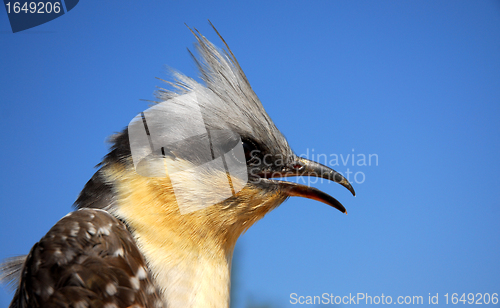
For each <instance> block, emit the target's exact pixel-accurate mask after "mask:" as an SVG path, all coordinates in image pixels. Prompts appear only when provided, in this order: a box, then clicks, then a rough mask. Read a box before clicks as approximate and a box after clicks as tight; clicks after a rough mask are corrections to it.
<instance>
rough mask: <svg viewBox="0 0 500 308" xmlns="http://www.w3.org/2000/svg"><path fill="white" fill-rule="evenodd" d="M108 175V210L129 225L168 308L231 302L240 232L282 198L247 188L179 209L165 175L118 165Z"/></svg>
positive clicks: (226, 305) (277, 203) (109, 170)
mask: <svg viewBox="0 0 500 308" xmlns="http://www.w3.org/2000/svg"><path fill="white" fill-rule="evenodd" d="M224 176H225V175H224ZM106 177H107V179H108V181H109V182H111V183H112V184H113V187H114V190H115V196H116V203H115V206H114V207H113V209H112V210H111V212H112V213H113V214H114V215H115V216H117V217H118V218H120V219H122V220H123V221H125V222H126V223H127V225H128V226H129V228H130V229H131V231H132V233H133V235H134V238H135V240H136V242H137V245H138V246H139V248H140V250H141V252H142V253H143V255H144V256H145V258H146V261H147V263H148V266H149V269H150V271H151V273H152V275H153V278H154V280H155V282H156V284H157V287H158V288H159V290H160V291H161V292H162V296H163V299H164V302H165V304H166V305H167V307H169V308H176V307H193V308H194V307H205V308H206V307H229V294H230V272H231V259H232V254H233V250H234V246H235V244H236V241H237V239H238V237H239V236H240V235H241V234H242V233H243V232H244V231H246V230H247V229H248V228H249V227H250V226H251V225H253V223H255V222H256V221H257V220H259V219H261V218H262V217H263V216H264V215H265V214H266V213H267V212H269V211H270V210H272V209H273V208H275V207H276V206H278V205H279V204H281V203H282V202H283V201H284V200H285V199H286V198H285V197H282V196H280V195H278V194H275V195H271V196H270V195H269V194H265V193H264V192H262V191H260V190H258V189H252V188H245V189H243V190H242V191H240V193H239V195H238V196H237V199H235V200H233V202H229V201H228V202H227V203H226V204H215V205H212V206H209V207H207V208H205V209H203V210H200V211H196V212H192V213H188V214H184V215H182V214H181V213H180V211H179V208H178V206H177V203H176V199H175V195H174V191H173V188H172V185H171V183H170V181H169V179H168V178H147V177H143V176H140V175H138V174H137V173H135V172H133V171H130V170H127V169H126V168H123V167H121V166H119V165H118V166H115V167H111V168H108V170H107V171H106Z"/></svg>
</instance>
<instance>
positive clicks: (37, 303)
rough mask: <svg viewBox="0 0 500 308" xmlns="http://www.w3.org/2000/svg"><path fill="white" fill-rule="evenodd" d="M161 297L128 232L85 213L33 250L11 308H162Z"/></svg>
mask: <svg viewBox="0 0 500 308" xmlns="http://www.w3.org/2000/svg"><path fill="white" fill-rule="evenodd" d="M158 294H159V292H158V290H157V289H156V288H155V286H154V283H153V280H152V277H151V275H150V273H149V270H148V268H147V265H146V262H145V260H144V258H143V257H142V255H141V253H140V252H139V249H138V248H137V246H136V244H135V241H134V239H133V238H132V236H131V234H130V232H129V231H128V230H127V227H126V226H125V225H124V224H123V223H122V222H121V221H119V220H118V219H116V218H115V217H113V216H111V215H110V214H109V213H107V212H106V211H103V210H96V209H82V210H78V211H75V212H73V213H71V214H69V215H67V216H66V217H64V218H63V219H61V220H60V221H59V222H58V223H57V224H56V225H54V227H52V229H50V231H49V232H48V233H47V234H46V235H45V236H44V237H43V238H42V239H41V240H40V241H39V242H38V243H37V244H35V246H33V248H32V249H31V251H30V253H29V255H28V256H27V258H26V261H25V263H24V265H23V268H22V271H21V277H20V281H19V286H18V288H17V291H16V293H15V295H14V299H13V300H12V303H11V306H10V307H12V308H24V307H75V308H83V307H89V308H90V307H95V308H100V307H106V308H113V307H116V308H119V307H120V308H121V307H162V304H161V301H160V297H159V295H158Z"/></svg>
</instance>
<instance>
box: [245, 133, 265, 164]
mask: <svg viewBox="0 0 500 308" xmlns="http://www.w3.org/2000/svg"><path fill="white" fill-rule="evenodd" d="M241 143H242V144H243V150H244V151H245V159H246V161H247V163H248V162H250V161H252V162H254V161H255V160H257V159H258V158H259V157H260V156H261V153H260V152H261V151H260V150H259V148H258V147H257V145H256V144H255V142H254V141H252V140H250V139H245V140H243V141H242V142H241Z"/></svg>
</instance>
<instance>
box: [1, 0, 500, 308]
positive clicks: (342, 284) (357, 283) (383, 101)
mask: <svg viewBox="0 0 500 308" xmlns="http://www.w3.org/2000/svg"><path fill="white" fill-rule="evenodd" d="M0 11H3V12H0V42H1V43H0V45H1V47H2V48H1V49H0V59H1V60H0V72H1V74H0V98H1V99H0V130H1V131H2V132H3V133H2V134H1V135H0V144H1V151H0V160H1V161H2V166H3V167H2V168H3V170H2V172H1V173H0V192H1V193H0V259H3V258H5V257H10V256H14V255H18V254H26V253H28V252H29V249H30V248H31V246H32V245H33V244H34V243H35V242H37V241H38V240H39V239H40V238H41V237H42V236H43V235H44V234H45V233H46V232H47V231H48V230H49V229H50V227H51V226H52V225H53V224H54V223H56V222H57V221H58V220H59V219H60V218H61V217H62V216H64V215H65V214H66V213H68V212H69V211H71V209H72V208H71V205H72V203H73V201H74V200H75V198H76V196H77V195H78V193H79V191H80V190H81V189H82V187H83V185H84V184H85V183H86V181H87V180H88V179H89V178H90V177H91V176H92V174H93V173H94V172H95V169H94V168H93V166H94V165H96V164H97V163H98V162H99V161H100V160H101V158H102V157H103V156H104V155H105V154H106V153H107V146H108V145H107V144H106V142H105V140H106V138H107V136H109V135H111V134H112V133H114V132H117V131H120V130H121V129H122V128H124V127H125V126H126V125H127V124H128V123H129V121H130V120H131V119H132V118H133V117H134V116H135V115H136V114H137V113H138V112H141V111H143V110H145V109H146V108H147V107H148V105H147V103H145V102H143V101H141V99H153V91H154V90H155V87H156V86H162V84H161V82H159V81H158V80H156V79H155V77H160V78H168V75H167V70H166V69H165V65H168V66H170V67H173V68H175V69H178V70H180V71H182V72H183V73H185V74H187V75H189V76H196V67H195V65H194V64H193V62H192V59H191V58H190V56H189V54H188V53H187V51H186V47H189V48H192V43H193V42H194V37H193V36H192V35H191V33H190V32H189V30H188V29H187V28H186V27H185V25H184V23H186V24H188V25H189V26H191V27H196V28H198V29H199V30H200V31H201V32H202V33H203V34H204V35H205V36H207V37H208V38H209V39H210V40H212V41H213V42H214V43H216V44H217V45H219V46H220V45H221V43H220V41H219V40H218V38H217V36H216V35H215V33H214V31H213V30H212V29H211V27H210V26H209V24H208V22H207V19H210V20H211V21H212V22H213V23H214V25H215V26H216V27H217V29H218V30H219V32H220V33H221V34H222V35H223V37H224V39H225V40H226V41H227V42H228V44H229V46H230V47H231V49H232V51H233V52H234V54H235V55H236V57H237V59H238V61H239V62H240V64H241V66H242V67H243V70H244V71H245V73H246V74H247V77H248V79H249V80H250V83H251V84H252V87H253V89H254V90H255V92H256V93H257V95H258V96H259V97H260V99H261V101H262V102H263V104H264V107H265V108H266V110H267V111H268V113H269V114H270V116H271V118H272V119H273V120H274V121H275V123H276V125H277V126H278V128H279V129H280V130H281V131H282V132H283V133H284V134H285V136H287V138H288V140H289V142H290V144H291V146H292V148H293V149H294V150H295V151H296V153H297V154H305V153H309V154H312V152H313V150H314V153H315V154H316V155H317V154H323V155H326V156H327V157H334V155H337V156H338V157H339V158H340V156H341V155H342V157H344V158H346V157H347V155H353V154H354V155H355V158H356V160H355V163H354V165H353V164H352V162H351V161H350V162H348V163H346V164H344V163H343V162H342V160H341V159H339V162H338V165H334V166H332V167H333V168H334V169H336V170H337V171H340V172H342V173H344V174H345V173H346V172H352V174H351V180H354V178H353V176H354V175H355V174H357V178H356V179H357V181H353V185H354V188H355V189H356V192H357V196H356V197H352V196H351V195H350V193H349V192H348V191H347V190H346V189H344V188H343V187H341V186H340V185H337V184H335V183H326V182H323V183H319V182H318V183H315V184H313V186H315V187H317V188H320V189H321V190H323V191H325V192H327V193H329V194H331V195H333V196H334V197H336V198H337V199H339V200H340V201H341V202H342V203H343V204H344V205H345V206H346V208H347V211H348V213H349V215H347V216H346V215H343V214H341V213H340V212H338V211H336V210H334V209H332V208H330V207H328V206H326V205H325V204H322V203H319V202H315V201H312V200H307V199H300V198H292V199H290V200H288V201H287V202H285V203H284V204H282V205H281V207H279V208H278V209H277V210H275V211H274V212H272V213H270V214H269V215H267V216H266V217H265V218H264V219H263V220H261V221H260V222H258V223H257V224H256V225H255V226H253V227H252V228H251V229H250V230H249V231H248V232H247V233H246V234H245V235H243V236H242V237H241V239H240V240H239V242H238V245H237V252H236V254H237V256H238V257H237V260H236V263H237V265H236V266H237V269H238V277H237V279H236V281H235V285H236V286H237V288H238V289H237V290H238V292H237V296H236V298H235V299H234V300H235V303H236V306H237V307H246V305H248V304H249V303H253V304H272V305H274V307H288V306H298V305H293V304H291V303H290V301H291V298H290V294H291V293H296V294H297V296H301V295H302V296H308V295H310V296H314V295H319V296H321V295H322V294H323V293H328V294H333V295H338V296H349V294H350V293H351V294H357V293H366V294H367V295H369V296H373V297H374V296H381V295H382V294H384V296H391V297H392V299H393V301H396V300H397V297H398V296H422V297H423V299H424V302H425V303H427V302H428V297H429V293H430V294H431V295H435V294H436V293H438V294H439V304H440V305H442V306H446V305H445V304H444V303H445V297H444V294H446V293H449V296H450V297H451V294H452V293H458V294H462V293H471V292H472V293H489V294H492V293H500V266H499V261H498V260H499V258H500V223H499V222H500V189H499V187H500V179H499V176H498V175H499V173H500V163H499V160H498V158H499V156H500V142H499V141H500V140H499V137H500V121H499V118H500V39H499V37H500V2H499V1H309V2H306V1H277V2H270V1H246V2H239V3H236V2H229V1H206V2H204V3H202V2H201V1H200V2H196V1H179V0H176V1H161V2H160V1H156V2H146V1H143V2H139V1H104V2H99V3H97V2H96V1H80V3H79V4H78V5H77V6H76V7H75V8H74V9H73V10H72V11H70V12H68V13H67V14H66V15H64V16H62V17H60V18H57V19H55V20H53V21H51V22H49V23H46V24H43V25H41V26H39V27H36V28H33V29H30V30H26V31H23V32H20V33H16V34H12V33H11V30H10V26H9V23H8V19H7V14H6V12H5V11H4V10H3V9H0ZM369 154H374V155H376V156H372V157H377V158H378V162H377V163H375V161H374V160H372V164H371V165H370V166H364V165H362V166H359V165H358V164H357V161H358V158H359V157H361V156H359V155H369ZM350 157H351V158H352V156H350ZM310 158H311V157H310ZM328 161H329V162H330V159H329V160H328ZM362 179H364V180H363V181H362ZM11 297H12V294H10V293H8V292H7V291H4V290H1V291H0V305H1V306H3V307H6V306H7V305H8V303H9V302H10V299H11ZM309 306H311V305H309ZM344 306H347V305H344ZM491 306H493V305H491ZM495 306H498V305H495Z"/></svg>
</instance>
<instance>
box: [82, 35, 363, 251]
mask: <svg viewBox="0 0 500 308" xmlns="http://www.w3.org/2000/svg"><path fill="white" fill-rule="evenodd" d="M190 30H191V31H192V33H193V34H194V36H195V38H196V43H195V47H196V50H197V53H198V57H196V56H194V55H193V54H192V53H191V55H192V56H193V59H194V60H195V62H196V64H197V66H198V68H199V71H200V77H201V79H202V81H203V82H202V83H199V82H197V81H196V80H194V79H192V78H189V77H187V76H185V75H183V74H181V73H178V72H176V71H173V72H172V73H173V75H174V81H172V82H171V81H166V82H167V83H168V85H169V86H170V87H171V88H172V89H170V90H167V89H160V90H158V91H157V93H156V95H157V98H158V101H157V102H155V105H153V107H151V108H150V109H148V110H146V111H145V112H142V113H140V114H139V115H138V116H137V117H135V118H134V119H133V120H132V121H131V122H130V124H129V126H128V128H127V129H125V130H124V131H123V132H122V133H120V134H117V135H116V136H115V137H114V138H113V143H114V144H113V148H112V151H111V152H110V154H108V156H107V157H106V158H105V159H104V161H103V163H102V168H101V169H100V170H99V172H98V173H96V175H95V176H94V177H93V179H92V180H91V181H89V183H87V186H86V188H85V189H84V190H83V191H82V194H81V195H80V197H79V199H78V200H77V203H76V204H77V206H78V207H104V208H105V209H107V210H109V211H111V212H113V213H115V214H116V215H117V216H118V217H120V218H122V219H123V220H124V221H125V222H127V223H128V224H129V226H130V227H131V228H132V229H133V230H135V231H136V232H139V233H140V232H143V233H144V232H146V231H140V230H149V231H147V232H149V233H151V234H150V235H151V236H152V237H157V238H158V241H164V239H161V237H160V236H157V235H155V234H161V233H163V234H169V237H170V238H172V237H178V238H179V240H181V238H182V241H186V240H187V241H193V242H194V243H193V244H194V245H205V244H206V243H207V242H210V241H206V240H203V241H202V240H201V238H204V239H206V238H207V237H209V238H212V239H213V240H214V242H216V244H215V245H214V246H217V247H222V250H223V251H225V253H226V254H227V253H231V252H232V248H233V247H234V244H235V242H236V239H237V238H238V237H239V235H240V234H241V233H242V232H244V231H245V230H246V229H248V228H249V227H250V226H251V225H252V224H253V223H255V222H256V221H257V220H259V219H260V218H262V217H263V216H264V215H265V214H266V213H268V212H269V211H271V210H272V209H274V208H276V207H277V206H278V205H280V204H281V203H282V202H284V201H285V200H286V199H287V198H289V197H305V198H310V199H314V200H317V201H320V202H323V203H326V204H328V205H330V206H332V207H334V208H336V209H338V210H340V211H341V212H344V213H345V212H346V210H345V208H344V206H343V205H342V204H341V203H340V202H339V201H337V200H336V199H335V198H333V197H332V196H330V195H328V194H326V193H324V192H322V191H320V190H318V189H316V188H313V187H309V186H306V185H301V184H298V183H293V182H289V181H285V180H283V178H286V177H290V176H309V177H319V178H323V179H327V180H331V181H334V182H337V183H339V184H341V185H342V186H344V187H346V188H347V189H348V190H349V191H350V192H351V193H352V194H353V195H354V189H353V188H352V186H351V184H350V183H349V182H348V181H347V180H346V179H345V178H344V177H343V176H342V175H341V174H340V173H338V172H336V171H335V170H333V169H331V168H329V167H327V166H324V165H321V164H319V163H317V162H314V161H311V160H308V159H306V158H302V157H299V156H297V155H296V154H295V153H294V152H293V151H292V149H291V147H290V145H289V144H288V142H287V140H286V138H285V137H284V136H283V134H282V133H281V132H280V131H279V130H278V128H277V127H276V126H275V124H274V123H273V121H272V120H271V118H270V117H269V115H268V114H267V113H266V111H265V110H264V107H263V105H262V103H261V102H260V100H259V98H258V97H257V95H256V94H255V93H254V91H253V90H252V88H251V86H250V84H249V82H248V80H247V77H246V76H245V74H244V73H243V70H242V69H241V67H240V65H239V63H238V61H237V60H236V58H235V56H234V55H233V53H232V51H231V50H230V49H229V47H228V45H227V44H226V42H225V41H224V39H223V38H222V37H221V36H220V34H219V33H218V32H217V30H215V28H214V30H215V31H216V32H217V34H218V35H219V37H220V39H221V40H222V42H223V43H224V44H225V47H226V49H219V48H217V47H216V46H215V45H213V44H212V43H211V42H210V41H208V40H207V39H206V38H205V37H204V36H203V35H201V34H200V33H199V32H198V31H197V30H192V29H190ZM97 187H101V189H100V191H96V188H97ZM106 187H107V188H106ZM103 188H105V189H103ZM151 226H155V227H154V228H151ZM159 230H164V231H159ZM140 237H141V238H145V237H147V236H145V235H143V236H140ZM144 245H146V244H144Z"/></svg>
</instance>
